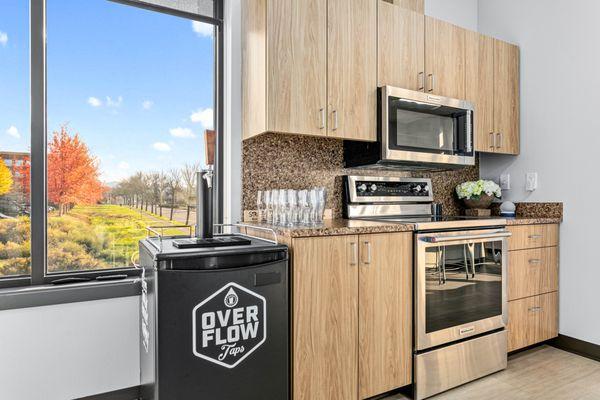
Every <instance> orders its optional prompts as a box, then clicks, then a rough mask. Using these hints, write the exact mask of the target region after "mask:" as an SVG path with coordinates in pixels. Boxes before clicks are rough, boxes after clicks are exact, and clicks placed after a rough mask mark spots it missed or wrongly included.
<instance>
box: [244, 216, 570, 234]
mask: <svg viewBox="0 0 600 400" xmlns="http://www.w3.org/2000/svg"><path fill="white" fill-rule="evenodd" d="M560 222H561V219H560V218H531V217H516V218H506V225H508V226H511V225H534V224H559V223H560ZM249 225H253V226H257V227H263V228H269V229H273V230H274V231H275V232H276V233H277V235H278V236H281V237H286V238H300V237H315V236H336V235H361V234H369V233H393V232H410V231H413V230H414V227H413V225H412V224H403V223H388V222H381V221H363V220H349V219H341V218H340V219H331V220H325V222H324V223H323V225H320V226H315V227H311V226H298V227H285V226H274V225H268V224H259V223H255V222H250V223H249Z"/></svg>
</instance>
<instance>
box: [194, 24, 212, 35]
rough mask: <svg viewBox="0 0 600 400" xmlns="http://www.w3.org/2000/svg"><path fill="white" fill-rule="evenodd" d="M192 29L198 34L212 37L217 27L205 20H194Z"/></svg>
mask: <svg viewBox="0 0 600 400" xmlns="http://www.w3.org/2000/svg"><path fill="white" fill-rule="evenodd" d="M192 29H193V30H194V32H196V34H197V35H198V36H203V37H212V36H213V35H214V34H215V27H214V26H213V25H211V24H207V23H205V22H200V21H192Z"/></svg>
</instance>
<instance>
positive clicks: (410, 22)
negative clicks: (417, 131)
mask: <svg viewBox="0 0 600 400" xmlns="http://www.w3.org/2000/svg"><path fill="white" fill-rule="evenodd" d="M377 19H378V23H377V43H378V46H377V60H378V63H377V65H378V75H377V79H378V86H385V85H389V86H394V87H400V88H405V89H411V90H423V89H424V83H425V47H424V46H425V44H424V40H425V17H424V16H423V14H419V13H416V12H414V11H411V10H409V9H406V8H403V7H400V6H398V5H394V4H390V3H388V2H386V1H383V0H380V1H379V10H378V17H377Z"/></svg>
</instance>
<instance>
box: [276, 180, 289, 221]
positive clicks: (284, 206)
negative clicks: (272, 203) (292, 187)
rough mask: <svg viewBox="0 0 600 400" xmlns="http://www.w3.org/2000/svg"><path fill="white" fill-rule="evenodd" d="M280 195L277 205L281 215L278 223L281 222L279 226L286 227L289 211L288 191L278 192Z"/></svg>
mask: <svg viewBox="0 0 600 400" xmlns="http://www.w3.org/2000/svg"><path fill="white" fill-rule="evenodd" d="M278 194H279V201H278V204H277V211H278V214H279V217H278V222H279V225H281V226H286V225H287V224H288V209H289V202H288V196H287V190H285V189H281V190H279V191H278Z"/></svg>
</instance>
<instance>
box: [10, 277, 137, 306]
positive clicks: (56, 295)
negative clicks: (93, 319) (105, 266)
mask: <svg viewBox="0 0 600 400" xmlns="http://www.w3.org/2000/svg"><path fill="white" fill-rule="evenodd" d="M140 293H141V286H140V280H139V278H127V279H122V280H119V281H107V282H83V283H71V284H66V285H39V286H25V287H16V288H7V289H0V311H4V310H13V309H18V308H29V307H41V306H50V305H56V304H65V303H77V302H82V301H92V300H104V299H113V298H118V297H129V296H137V295H139V294H140Z"/></svg>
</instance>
